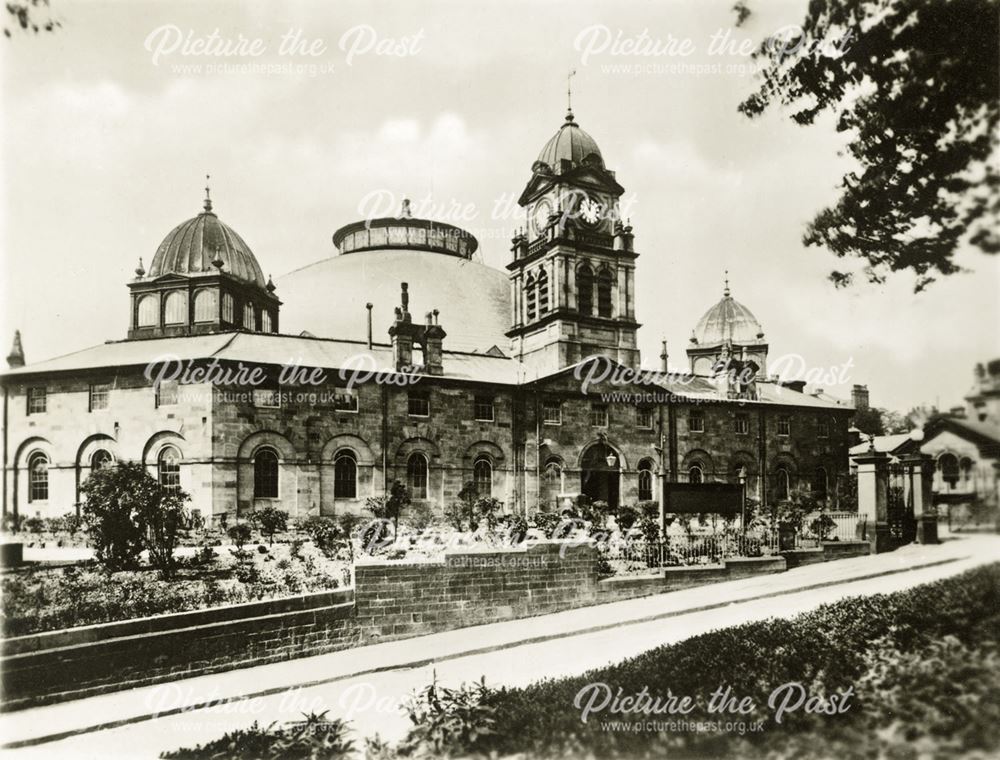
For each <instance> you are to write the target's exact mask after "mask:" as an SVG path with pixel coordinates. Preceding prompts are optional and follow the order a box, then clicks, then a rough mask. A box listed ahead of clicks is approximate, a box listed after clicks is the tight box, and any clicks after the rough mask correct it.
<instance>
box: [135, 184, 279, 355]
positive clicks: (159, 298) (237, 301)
mask: <svg viewBox="0 0 1000 760" xmlns="http://www.w3.org/2000/svg"><path fill="white" fill-rule="evenodd" d="M135 274H136V278H135V280H133V281H132V282H131V283H129V290H130V291H131V296H132V318H131V324H130V327H129V332H128V336H129V338H153V337H164V336H176V335H201V334H204V333H210V332H219V331H222V330H232V329H244V330H250V331H251V332H266V333H276V332H278V310H279V307H280V306H281V301H279V300H278V298H277V296H275V295H274V291H275V286H274V283H273V282H271V281H270V279H268V280H266V281H265V279H264V273H263V270H262V269H261V268H260V264H258V263H257V258H256V257H255V256H254V254H253V251H251V250H250V246H248V245H247V244H246V243H245V242H244V240H243V238H242V237H240V236H239V234H238V233H237V232H236V231H235V230H233V229H232V228H231V227H229V226H227V225H226V224H225V223H223V222H222V220H220V219H219V217H218V216H216V215H215V212H214V211H213V210H212V200H211V197H210V195H209V190H208V188H207V187H206V188H205V203H204V207H203V210H202V212H201V213H200V214H198V216H196V217H193V218H191V219H188V220H187V221H184V222H181V223H180V224H178V225H177V226H176V227H174V229H172V230H171V231H170V233H169V234H168V235H167V236H166V237H165V238H164V239H163V242H162V243H160V245H159V247H158V248H157V249H156V253H155V254H154V255H153V260H152V261H151V262H150V265H149V270H148V271H147V270H146V269H145V268H144V267H143V265H142V259H139V266H138V267H137V268H136V270H135Z"/></svg>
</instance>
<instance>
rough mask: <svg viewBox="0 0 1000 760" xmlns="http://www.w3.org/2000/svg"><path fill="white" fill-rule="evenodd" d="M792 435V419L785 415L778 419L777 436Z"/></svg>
mask: <svg viewBox="0 0 1000 760" xmlns="http://www.w3.org/2000/svg"><path fill="white" fill-rule="evenodd" d="M791 434H792V419H791V417H789V416H787V415H782V416H781V417H778V435H781V436H786V435H791Z"/></svg>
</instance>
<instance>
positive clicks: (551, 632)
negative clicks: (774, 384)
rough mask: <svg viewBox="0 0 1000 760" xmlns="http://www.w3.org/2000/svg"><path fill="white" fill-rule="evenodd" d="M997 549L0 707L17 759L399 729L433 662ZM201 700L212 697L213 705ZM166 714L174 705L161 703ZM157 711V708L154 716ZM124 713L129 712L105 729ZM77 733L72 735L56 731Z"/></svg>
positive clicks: (909, 555) (804, 573)
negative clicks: (277, 734)
mask: <svg viewBox="0 0 1000 760" xmlns="http://www.w3.org/2000/svg"><path fill="white" fill-rule="evenodd" d="M995 561H1000V537H997V536H970V537H965V538H960V539H957V538H956V539H952V540H947V541H945V542H944V543H942V544H941V545H938V546H909V547H905V548H903V549H901V550H899V551H896V552H892V553H890V554H884V555H879V556H877V557H864V558H857V559H850V560H841V561H839V562H831V563H826V564H822V565H812V566H810V567H805V568H799V569H796V570H792V571H789V572H787V573H782V574H780V575H774V576H767V577H762V578H751V579H747V580H742V581H732V582H728V583H721V584H716V585H713V586H707V587H701V588H696V589H688V590H685V591H678V592H674V593H670V594H662V595H659V596H656V597H647V598H644V599H635V600H630V601H627V602H616V603H613V604H607V605H601V606H599V607H591V608H586V609H581V610H571V611H569V612H563V613H557V614H554V615H545V616H541V617H537V618H530V619H527V620H519V621H511V622H506V623H496V624H492V625H486V626H478V627H476V628H467V629H464V630H461V631H451V632H448V633H442V634H434V635H431V636H423V637H420V638H418V639H411V640H409V641H401V642H390V643H386V644H377V645H373V646H368V647H361V648H359V649H355V650H350V651H347V652H336V653H333V654H329V655H320V656H318V657H310V658H304V659H301V660H295V661H292V662H288V663H278V664H274V665H264V666H260V667H255V668H248V669H244V670H239V671H232V672H230V673H221V674H217V675H212V676H204V677H200V678H192V679H186V680H182V681H175V682H173V683H171V684H166V685H161V686H155V687H148V688H143V689H134V690H131V691H128V692H119V693H117V694H108V695H103V696H99V697H92V698H88V699H83V700H77V701H75V702H69V703H64V704H59V705H51V706H49V707H41V708H35V709H32V710H24V711H19V712H16V713H11V714H6V715H3V716H0V736H2V737H3V740H4V742H6V743H22V742H41V743H39V744H35V745H33V746H21V747H19V748H17V749H11V750H8V751H7V752H5V757H7V756H9V757H11V758H46V759H47V760H48V759H49V758H63V757H67V758H68V757H73V758H102V759H104V758H119V757H120V758H154V757H156V756H157V755H158V754H159V752H161V751H163V750H165V749H174V748H177V747H180V746H191V745H193V744H197V743H202V742H205V741H208V740H211V739H214V738H217V737H218V736H220V735H221V734H222V733H224V732H225V731H227V730H230V729H233V728H239V727H245V726H247V725H249V724H250V723H252V722H253V721H254V720H257V721H259V722H260V723H262V724H268V723H270V722H272V721H284V720H289V719H294V718H295V717H297V716H298V714H299V713H302V712H305V711H308V710H317V711H320V710H329V715H330V716H331V717H334V716H337V717H344V718H348V719H350V720H351V721H352V722H353V725H354V726H355V728H356V731H357V734H358V735H359V736H360V735H371V734H373V733H376V732H378V733H379V734H381V736H382V737H383V738H387V739H389V740H396V739H398V738H399V737H401V736H402V735H403V734H404V733H405V731H406V727H407V720H406V718H405V716H404V715H403V714H402V713H401V712H400V711H399V704H400V702H401V701H402V700H404V699H405V698H406V696H407V695H408V694H410V693H411V692H412V691H413V690H415V689H419V688H422V687H423V686H425V685H427V684H428V683H429V682H430V681H431V679H432V677H433V676H434V674H435V673H436V674H437V678H438V680H439V681H440V682H442V683H444V684H446V685H458V684H459V683H462V682H468V681H472V680H478V679H479V678H480V677H481V676H485V677H486V681H487V683H488V684H490V685H495V686H499V685H509V686H522V685H526V684H528V683H531V682H533V681H537V680H539V679H542V678H556V677H560V676H565V675H576V674H580V673H582V672H585V671H586V670H589V669H591V668H595V667H600V666H603V665H607V664H610V663H614V662H617V661H620V660H622V659H623V658H626V657H630V656H633V655H636V654H639V653H641V652H644V651H647V650H648V649H651V648H653V647H656V646H659V645H661V644H668V643H673V642H676V641H680V640H683V639H685V638H688V637H690V636H693V635H696V634H699V633H703V632H705V631H709V630H712V629H715V628H720V627H725V626H728V625H733V624H737V623H742V622H746V621H751V620H760V619H763V618H767V617H773V616H790V615H794V614H797V613H799V612H803V611H806V610H809V609H813V608H815V607H816V606H818V605H820V604H823V603H825V602H831V601H835V600H837V599H841V598H843V597H845V596H854V595H863V594H872V593H880V592H891V591H896V590H900V589H905V588H909V587H911V586H914V585H918V584H920V583H926V582H928V581H931V580H935V579H937V578H942V577H946V576H950V575H955V574H957V573H960V572H963V571H965V570H967V569H969V568H971V567H974V566H976V565H980V564H985V563H988V562H995ZM206 703H211V704H207V705H206ZM159 713H166V714H159ZM156 714H159V716H158V717H152V716H153V715H156ZM116 722H122V723H124V725H117V726H114V727H105V728H100V727H101V726H102V725H105V726H106V725H108V724H114V723H116ZM65 732H78V733H75V734H74V735H72V736H68V737H65V738H57V737H58V736H59V734H60V733H65Z"/></svg>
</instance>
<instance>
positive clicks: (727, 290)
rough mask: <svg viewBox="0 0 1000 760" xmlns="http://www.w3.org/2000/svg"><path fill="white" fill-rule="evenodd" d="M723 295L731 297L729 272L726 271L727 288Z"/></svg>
mask: <svg viewBox="0 0 1000 760" xmlns="http://www.w3.org/2000/svg"><path fill="white" fill-rule="evenodd" d="M722 295H724V296H725V297H726V298H728V297H729V270H728V269H727V270H726V286H725V287H724V288H723V289H722Z"/></svg>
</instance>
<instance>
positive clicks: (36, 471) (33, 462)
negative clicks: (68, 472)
mask: <svg viewBox="0 0 1000 760" xmlns="http://www.w3.org/2000/svg"><path fill="white" fill-rule="evenodd" d="M48 499H49V458H48V457H47V456H45V454H43V453H41V452H37V453H35V454H32V455H31V458H30V459H29V460H28V501H48Z"/></svg>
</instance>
